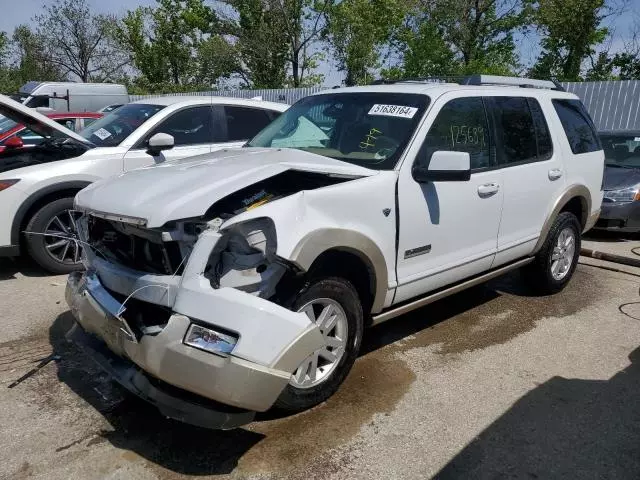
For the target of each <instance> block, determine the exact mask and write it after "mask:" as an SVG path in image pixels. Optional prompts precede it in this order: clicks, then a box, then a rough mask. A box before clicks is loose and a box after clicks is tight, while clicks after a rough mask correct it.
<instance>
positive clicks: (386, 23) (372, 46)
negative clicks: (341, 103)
mask: <svg viewBox="0 0 640 480" xmlns="http://www.w3.org/2000/svg"><path fill="white" fill-rule="evenodd" d="M405 13H406V8H405V4H404V3H403V2H402V1H401V0H342V1H341V2H339V3H336V4H335V5H333V6H332V7H331V8H330V9H329V10H328V25H327V33H326V38H327V40H328V42H329V44H330V46H331V48H332V50H333V52H334V55H335V59H336V61H337V64H338V69H339V70H340V71H343V72H345V74H346V79H345V84H346V85H357V84H359V83H366V82H367V79H368V78H371V76H372V74H373V72H372V70H374V69H376V68H378V67H379V66H380V60H379V59H380V56H381V53H382V52H381V49H382V47H383V46H384V45H385V44H387V43H388V42H389V41H390V39H391V37H392V34H393V32H394V30H395V29H397V28H399V27H400V26H401V24H402V20H403V18H404V16H405Z"/></svg>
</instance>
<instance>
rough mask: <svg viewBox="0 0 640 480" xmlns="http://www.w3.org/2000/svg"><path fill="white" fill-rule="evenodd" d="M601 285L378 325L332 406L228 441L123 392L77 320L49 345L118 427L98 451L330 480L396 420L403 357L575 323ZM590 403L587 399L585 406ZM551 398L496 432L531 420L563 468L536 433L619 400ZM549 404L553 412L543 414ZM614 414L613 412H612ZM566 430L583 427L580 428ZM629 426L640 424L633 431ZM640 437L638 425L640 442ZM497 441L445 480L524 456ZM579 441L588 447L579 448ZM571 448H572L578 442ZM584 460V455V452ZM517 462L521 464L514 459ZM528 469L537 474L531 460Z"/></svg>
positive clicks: (505, 286) (509, 297)
mask: <svg viewBox="0 0 640 480" xmlns="http://www.w3.org/2000/svg"><path fill="white" fill-rule="evenodd" d="M594 282H596V283H597V280H596V279H595V278H594V277H592V276H591V275H589V274H585V273H580V272H579V274H578V275H576V278H575V279H574V281H573V282H572V284H571V285H570V287H569V288H568V289H567V290H565V291H564V292H563V293H562V294H561V295H556V296H554V297H537V296H536V295H534V294H533V292H531V291H530V290H529V289H528V288H527V287H526V286H525V284H524V283H523V282H522V281H521V279H520V276H519V274H518V273H517V272H516V273H513V274H511V275H508V276H506V277H503V278H501V279H498V280H496V281H493V282H491V283H489V284H487V285H485V286H479V287H476V288H473V289H470V290H468V291H466V292H464V293H462V294H458V295H455V296H453V297H450V298H448V299H445V300H442V301H439V302H436V303H434V304H432V305H430V306H428V307H425V308H424V309H421V310H419V311H416V312H413V313H411V314H408V315H405V316H403V317H402V318H398V319H397V320H396V321H393V322H389V323H387V324H382V325H379V326H378V327H375V328H373V329H371V330H369V331H368V334H367V335H366V336H365V341H364V342H363V348H362V352H361V358H360V359H359V360H358V361H357V362H356V365H355V366H354V370H353V371H352V372H351V374H350V375H349V377H348V378H347V380H346V382H345V384H344V385H343V386H342V387H341V388H340V390H339V391H338V392H337V393H336V394H335V395H334V396H333V397H332V398H331V399H329V400H328V401H327V402H326V403H324V404H322V405H320V406H319V407H316V408H314V409H312V410H311V411H308V412H304V413H302V414H299V415H295V416H289V417H284V416H279V415H278V414H277V413H273V412H270V413H268V414H264V415H262V416H260V417H259V418H258V421H257V422H255V423H254V424H252V425H251V426H250V427H248V428H239V429H236V430H233V431H226V432H224V431H210V430H205V429H200V428H196V427H193V426H189V425H185V424H181V423H178V422H175V421H172V420H167V419H165V418H163V417H161V416H160V415H159V414H158V412H157V410H156V409H155V408H153V407H152V406H150V405H148V404H145V403H143V402H141V401H139V400H137V399H135V398H133V397H131V396H130V395H128V394H126V393H124V392H123V391H121V390H120V389H119V388H118V387H117V386H116V385H114V384H113V383H112V382H111V381H110V380H109V379H108V378H107V377H106V375H104V374H102V373H101V372H100V370H99V369H98V367H94V366H93V363H92V361H91V360H90V359H88V358H87V357H86V356H84V354H83V353H82V352H80V351H79V350H77V349H76V348H75V347H74V346H73V345H71V344H69V343H67V342H66V341H65V340H64V335H65V333H66V332H67V331H68V329H69V328H70V327H71V325H72V324H73V319H72V317H71V315H70V313H65V314H63V315H61V316H60V317H58V319H57V320H56V321H55V323H54V325H53V326H52V328H51V330H50V342H51V344H52V345H53V346H54V349H55V350H56V352H57V353H59V354H60V355H61V356H62V361H60V362H59V363H58V378H59V379H60V381H62V382H64V383H66V384H67V385H68V386H69V387H70V388H71V389H72V390H73V391H74V392H75V393H76V394H77V395H79V396H80V397H81V398H83V399H84V400H85V401H86V402H88V403H89V404H91V405H92V406H93V407H94V408H95V409H96V410H98V411H99V412H101V414H102V415H104V417H105V418H106V419H107V420H108V422H109V423H110V425H111V427H112V428H111V429H109V430H108V431H103V432H101V433H100V435H99V440H98V441H108V442H110V443H111V444H113V445H114V446H116V447H118V448H121V449H125V450H130V451H132V452H135V453H136V454H138V455H140V456H141V457H143V458H145V459H146V460H149V461H150V462H152V463H153V464H154V468H158V467H160V468H162V469H166V470H169V471H171V472H175V473H179V474H188V475H212V474H223V473H229V472H232V471H233V470H234V469H235V468H236V467H237V466H240V471H241V472H243V473H247V472H256V473H265V472H267V471H268V472H272V473H273V472H274V471H276V472H278V473H279V474H280V475H281V476H284V475H285V474H287V473H291V472H298V474H302V473H301V472H304V471H305V470H307V472H308V474H307V477H308V478H312V477H313V478H316V477H317V478H322V477H326V476H329V475H330V474H331V473H332V472H335V471H339V469H340V468H341V467H340V466H339V465H329V466H327V464H328V463H330V461H329V459H328V458H327V456H326V455H322V453H323V451H326V450H328V449H329V448H331V447H334V446H339V445H341V444H344V443H346V442H347V441H348V440H349V439H350V438H352V437H353V436H355V435H357V433H358V432H359V431H360V428H361V426H362V425H363V424H365V423H368V422H370V421H371V418H372V417H373V415H374V414H376V413H382V414H386V413H389V412H391V411H392V410H393V409H394V408H395V405H396V404H397V402H398V401H400V399H402V397H403V396H404V393H405V392H406V391H407V389H408V388H409V387H410V385H411V383H412V382H413V381H414V379H415V375H414V373H413V372H412V371H411V370H410V369H409V368H408V367H407V366H406V365H405V364H404V362H403V361H402V360H400V359H398V358H397V356H395V353H397V352H400V351H402V350H404V349H408V348H413V347H416V346H427V345H438V346H439V351H438V352H436V353H452V352H459V351H464V350H470V349H476V348H485V347H487V346H489V345H493V344H496V343H503V342H506V341H508V340H509V339H511V338H513V337H514V336H516V335H519V334H521V333H523V332H525V331H528V330H529V329H531V328H533V327H534V326H535V322H536V321H537V320H538V319H539V318H541V317H544V316H553V315H556V316H562V315H568V314H571V313H573V312H574V311H575V310H576V309H579V308H583V307H584V306H585V305H587V304H589V303H590V302H595V301H598V296H597V295H591V296H590V297H589V299H585V295H584V292H585V289H588V288H590V287H593V286H594V285H595V283H594ZM595 290H596V291H597V288H596V289H595ZM450 320H455V321H450ZM385 347H386V348H385ZM634 372H636V371H635V370H634ZM637 380H638V379H637V378H635V380H634V382H635V385H633V389H632V388H631V386H630V385H629V386H628V387H629V388H630V389H631V393H637V390H638V388H639V387H637V386H636V385H640V382H638V381H637ZM565 382H566V381H565ZM634 389H635V390H634ZM583 394H584V398H582V396H581V395H583ZM616 394H618V395H620V396H621V397H622V398H620V399H619V400H616V402H618V403H620V404H623V403H624V400H623V399H624V398H626V399H629V398H633V399H635V398H637V397H636V396H634V395H629V393H625V392H622V391H621V389H620V388H619V389H618V391H617V392H616ZM546 396H547V393H546V391H542V390H541V393H540V397H534V398H533V403H532V405H531V406H529V407H527V409H526V412H525V414H524V415H523V414H518V417H516V418H514V419H511V420H508V422H509V423H508V424H507V425H506V427H501V426H498V427H497V428H498V429H499V437H500V438H502V437H505V436H506V435H507V434H508V433H509V431H510V429H511V428H514V427H515V428H517V425H513V426H512V425H511V423H513V422H516V423H517V422H518V421H522V420H520V417H522V416H524V417H525V418H524V421H525V425H526V429H532V430H531V435H529V436H527V432H528V431H529V430H526V429H525V430H519V431H518V432H520V434H521V435H522V437H523V438H522V441H523V442H525V443H524V444H525V445H526V446H528V448H530V449H531V452H529V451H526V453H531V454H532V455H534V454H537V453H540V454H544V455H547V456H549V457H550V458H549V459H548V460H546V461H547V462H549V465H551V464H552V463H553V462H554V461H555V462H560V461H561V459H560V457H559V456H558V455H556V454H555V453H553V451H551V450H548V449H547V447H546V446H545V445H546V440H545V434H546V431H547V430H549V427H546V428H538V427H537V423H538V422H541V425H546V423H547V418H549V417H553V414H554V412H556V411H557V410H558V408H562V407H566V404H567V402H571V401H572V400H573V399H575V400H576V401H577V402H578V404H577V405H574V407H573V408H566V410H564V412H565V414H566V415H567V416H569V415H571V414H572V415H574V419H575V421H576V422H575V423H581V422H583V421H584V420H585V418H583V417H584V416H588V415H590V414H594V413H596V409H592V410H591V411H587V410H588V409H589V407H590V405H591V403H589V402H597V401H599V400H606V401H613V400H614V398H613V396H608V395H604V396H603V395H601V394H596V395H593V394H592V395H591V396H589V394H588V392H580V391H576V392H573V391H568V392H560V393H559V394H558V395H557V398H556V397H553V399H552V400H549V399H547V398H546ZM581 398H582V400H581ZM545 402H546V404H547V406H546V407H545V406H539V404H542V405H544V404H545ZM580 402H581V403H580ZM585 402H586V403H585ZM631 403H633V402H631ZM631 403H630V404H631ZM613 405H614V404H613V403H612V404H611V406H612V407H613ZM621 406H623V405H621ZM576 407H577V408H576ZM581 408H582V410H583V411H582V412H581V411H580V409H581ZM603 408H604V407H603ZM604 410H606V411H607V414H612V413H613V412H612V411H610V410H611V409H607V408H604ZM631 413H632V412H631V410H630V407H628V406H627V407H626V408H625V409H624V410H623V414H624V415H629V414H631ZM507 415H508V414H507ZM538 416H540V417H541V418H538ZM562 420H563V421H566V422H568V423H570V424H571V423H574V422H573V419H572V418H566V419H562ZM605 420H609V418H606V419H605ZM622 423H624V419H620V420H619V421H618V422H617V423H615V424H613V426H612V428H614V429H615V428H616V427H619V426H620V425H621V424H622ZM629 425H630V426H631V425H634V424H633V422H631V423H630V424H629ZM553 427H555V428H556V432H557V436H558V437H561V436H562V432H563V429H562V428H561V427H560V426H559V425H554V426H553ZM522 428H525V427H522ZM571 428H573V429H574V430H571V429H569V430H566V431H567V432H568V433H569V434H572V432H573V433H575V434H578V433H582V432H581V431H580V429H579V428H578V427H577V426H573V427H571ZM602 428H604V424H603V425H602ZM503 430H504V431H503ZM551 431H553V429H551ZM638 431H639V430H638V426H637V425H636V433H637V432H638ZM604 433H606V432H600V434H601V435H602V434H604ZM617 433H620V431H618V432H612V433H611V435H614V434H617ZM490 438H491V439H490V440H489V443H487V444H486V445H485V444H482V447H481V450H480V452H481V453H480V454H478V453H477V450H473V449H472V450H471V451H470V453H469V454H465V453H464V452H463V453H462V454H461V456H460V460H456V461H454V462H453V463H452V465H451V466H450V467H448V468H447V469H445V470H443V472H442V475H445V476H446V475H448V478H451V477H455V476H456V475H457V474H458V472H463V473H461V474H460V476H461V477H464V476H465V475H464V472H466V471H470V472H471V474H472V475H471V476H473V472H474V471H475V470H474V469H475V468H477V465H476V463H474V462H477V463H478V462H479V463H478V464H479V465H481V466H482V465H485V462H484V460H483V459H484V458H485V456H487V455H488V456H490V455H491V454H492V453H493V454H494V457H493V460H494V462H495V465H494V466H493V467H492V468H493V469H498V467H499V465H500V461H501V460H500V457H501V456H502V455H512V456H516V455H517V452H515V451H514V452H506V451H505V452H500V451H499V450H496V451H495V452H493V446H494V444H497V445H498V446H499V447H504V449H505V450H506V449H507V447H508V445H504V446H502V445H499V442H497V441H496V440H493V437H490ZM571 438H573V435H572V436H571ZM605 439H606V437H605ZM576 441H577V442H579V441H580V439H576ZM612 441H613V439H612ZM526 442H529V443H526ZM568 442H569V443H570V441H569V440H568ZM558 443H559V445H557V446H564V444H563V443H562V442H560V440H558ZM617 446H619V443H618V444H615V443H614V447H617ZM63 448H64V447H63ZM470 448H471V447H470ZM465 451H466V450H465ZM523 451H524V450H523ZM587 452H590V450H588V451H587ZM478 455H479V456H478ZM575 455H577V456H581V455H582V454H581V453H580V452H577V453H575ZM505 458H507V457H505ZM601 458H602V456H601ZM516 460H518V459H517V458H514V459H513V461H516ZM509 461H511V460H509ZM523 461H524V459H523ZM577 461H578V460H576V462H577ZM527 462H529V464H531V465H535V464H536V461H535V460H532V459H529V460H527ZM538 462H539V461H538ZM525 464H526V463H525ZM525 464H523V465H525ZM587 464H588V463H587ZM515 465H517V463H516V464H515ZM308 469H311V471H309V470H308ZM332 469H334V470H332ZM490 471H493V470H490ZM496 471H499V470H496ZM532 471H534V472H535V470H532ZM543 471H544V469H543ZM489 476H490V477H493V476H492V475H489ZM443 478H444V477H443Z"/></svg>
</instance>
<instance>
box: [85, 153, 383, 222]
mask: <svg viewBox="0 0 640 480" xmlns="http://www.w3.org/2000/svg"><path fill="white" fill-rule="evenodd" d="M287 170H300V171H306V172H315V173H327V174H333V175H344V176H353V177H365V176H371V175H375V174H377V173H378V172H377V171H376V170H370V169H368V168H364V167H359V166H357V165H352V164H350V163H346V162H342V161H339V160H334V159H331V158H327V157H323V156H320V155H316V154H313V153H308V152H303V151H300V150H291V149H275V148H274V149H262V148H242V149H235V150H221V151H218V152H215V153H211V154H206V155H200V156H197V157H190V158H186V159H182V160H176V161H172V162H167V163H164V164H161V165H157V166H153V167H147V168H141V169H137V170H132V171H130V172H127V173H124V174H122V175H120V176H118V177H112V178H110V179H106V180H102V181H99V182H96V183H94V184H92V185H90V186H89V187H87V188H85V189H84V190H82V191H81V192H80V193H78V195H77V197H76V205H77V207H78V208H80V209H83V210H88V211H95V212H101V213H109V214H114V215H121V216H123V217H133V218H139V219H144V220H146V225H147V227H150V228H155V227H160V226H162V225H164V224H165V223H167V222H169V221H172V220H180V219H184V218H192V217H199V216H202V215H204V214H205V212H206V211H207V210H208V209H209V207H210V206H211V205H212V204H213V203H215V202H217V201H218V200H221V199H223V198H225V197H226V196H227V195H230V194H232V193H234V192H236V191H238V190H240V189H242V188H244V187H247V186H250V185H252V184H254V183H256V182H259V181H260V180H264V179H266V178H269V177H272V176H274V175H278V174H280V173H282V172H285V171H287Z"/></svg>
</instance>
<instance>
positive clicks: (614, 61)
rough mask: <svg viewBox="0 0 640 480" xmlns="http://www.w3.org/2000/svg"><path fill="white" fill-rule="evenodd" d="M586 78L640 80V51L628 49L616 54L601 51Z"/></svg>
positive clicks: (593, 79)
mask: <svg viewBox="0 0 640 480" xmlns="http://www.w3.org/2000/svg"><path fill="white" fill-rule="evenodd" d="M585 80H587V81H597V80H640V52H638V51H637V50H636V51H635V52H633V51H631V50H628V51H625V52H619V53H616V54H615V55H608V54H607V53H606V52H600V53H599V54H598V56H597V58H596V61H595V62H593V63H592V66H591V68H590V69H589V70H588V71H587V73H586V75H585Z"/></svg>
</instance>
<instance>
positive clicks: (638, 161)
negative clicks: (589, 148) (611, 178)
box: [600, 134, 640, 168]
mask: <svg viewBox="0 0 640 480" xmlns="http://www.w3.org/2000/svg"><path fill="white" fill-rule="evenodd" d="M600 141H601V142H602V147H603V148H604V156H605V163H606V164H607V165H610V166H612V167H623V168H624V167H626V168H636V167H640V135H632V134H629V135H603V134H600Z"/></svg>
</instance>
